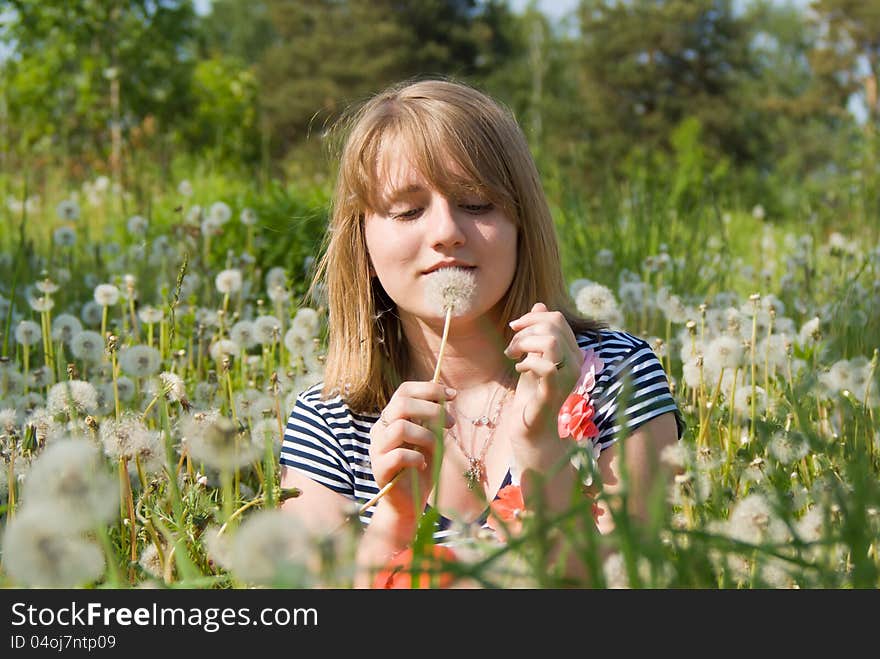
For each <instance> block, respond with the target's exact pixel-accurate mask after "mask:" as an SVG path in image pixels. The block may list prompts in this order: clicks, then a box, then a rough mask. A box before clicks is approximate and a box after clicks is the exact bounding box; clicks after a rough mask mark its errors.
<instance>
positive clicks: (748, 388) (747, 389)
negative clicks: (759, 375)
mask: <svg viewBox="0 0 880 659" xmlns="http://www.w3.org/2000/svg"><path fill="white" fill-rule="evenodd" d="M754 397H755V414H756V415H758V416H760V415H761V414H763V413H764V411H765V410H766V409H767V392H766V391H764V388H763V387H755V390H754ZM733 407H734V409H736V411H737V413H739V414H740V415H742V416H745V417H749V418H751V416H752V385H750V384H744V385H742V386H741V387H737V389H736V392H735V393H734V395H733Z"/></svg>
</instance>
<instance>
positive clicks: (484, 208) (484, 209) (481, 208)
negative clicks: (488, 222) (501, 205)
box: [460, 203, 493, 215]
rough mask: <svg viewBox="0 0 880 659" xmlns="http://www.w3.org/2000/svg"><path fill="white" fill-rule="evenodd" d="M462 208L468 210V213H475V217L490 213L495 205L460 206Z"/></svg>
mask: <svg viewBox="0 0 880 659" xmlns="http://www.w3.org/2000/svg"><path fill="white" fill-rule="evenodd" d="M460 206H461V208H463V209H464V210H466V211H467V212H468V213H473V214H474V215H482V214H483V213H488V212H489V211H491V210H492V208H493V205H492V204H491V203H489V204H460Z"/></svg>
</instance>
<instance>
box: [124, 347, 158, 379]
mask: <svg viewBox="0 0 880 659" xmlns="http://www.w3.org/2000/svg"><path fill="white" fill-rule="evenodd" d="M161 365H162V356H161V355H160V354H159V351H158V350H156V349H155V348H153V347H151V346H147V345H134V346H131V347H128V348H124V349H123V350H122V351H121V352H120V353H119V366H120V368H121V369H122V370H123V371H124V372H125V373H126V374H127V375H130V376H131V377H133V378H142V377H148V376H150V375H155V374H156V373H157V372H158V371H159V367H160V366H161Z"/></svg>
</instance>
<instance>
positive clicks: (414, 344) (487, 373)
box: [401, 314, 513, 390]
mask: <svg viewBox="0 0 880 659" xmlns="http://www.w3.org/2000/svg"><path fill="white" fill-rule="evenodd" d="M401 322H402V326H403V332H404V335H405V336H406V340H407V342H408V343H409V346H410V354H411V356H412V365H411V367H410V374H409V377H411V378H412V379H413V380H420V381H427V380H431V379H432V378H433V377H434V370H435V368H436V363H437V356H438V355H439V353H440V344H441V341H442V338H443V321H442V320H440V321H438V322H426V321H424V320H423V319H420V318H417V317H415V316H409V315H403V314H402V315H401ZM505 345H507V339H506V338H505V336H504V331H503V329H502V326H501V324H500V323H498V322H496V321H493V320H492V319H490V318H489V317H488V316H483V317H481V318H478V319H475V320H473V321H470V322H464V321H460V320H457V319H455V318H453V319H452V322H451V323H450V326H449V335H448V337H447V340H446V346H445V347H444V349H443V360H442V363H441V364H440V374H439V380H440V381H441V382H443V383H444V384H446V385H448V386H450V387H454V388H455V389H458V390H466V389H470V388H474V387H479V386H481V385H485V384H489V383H498V382H502V381H504V379H505V375H506V374H507V373H508V372H512V371H513V363H512V362H511V361H510V359H508V358H507V357H506V356H505V355H504V347H505Z"/></svg>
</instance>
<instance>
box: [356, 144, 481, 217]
mask: <svg viewBox="0 0 880 659" xmlns="http://www.w3.org/2000/svg"><path fill="white" fill-rule="evenodd" d="M482 187H483V185H482V184H481V183H480V182H479V181H478V180H477V177H476V176H474V175H473V174H471V173H470V172H468V171H467V169H466V168H465V167H464V166H463V165H462V164H461V163H459V162H458V161H457V160H456V159H455V158H454V157H453V156H452V155H451V154H449V153H448V152H447V153H439V154H436V155H435V154H425V153H424V152H423V151H421V150H420V149H415V148H412V147H410V146H408V145H407V144H406V143H405V142H404V141H402V140H400V139H392V140H386V141H383V144H382V145H381V146H380V148H379V150H378V153H377V158H376V164H375V170H374V179H373V188H374V191H375V193H376V201H378V202H379V203H380V204H383V205H384V204H385V203H388V202H389V201H393V200H394V199H395V198H397V197H400V196H403V195H407V194H413V193H417V192H420V191H424V190H428V189H434V190H438V191H440V192H443V193H444V194H461V193H463V192H468V191H475V190H480V189H482Z"/></svg>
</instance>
